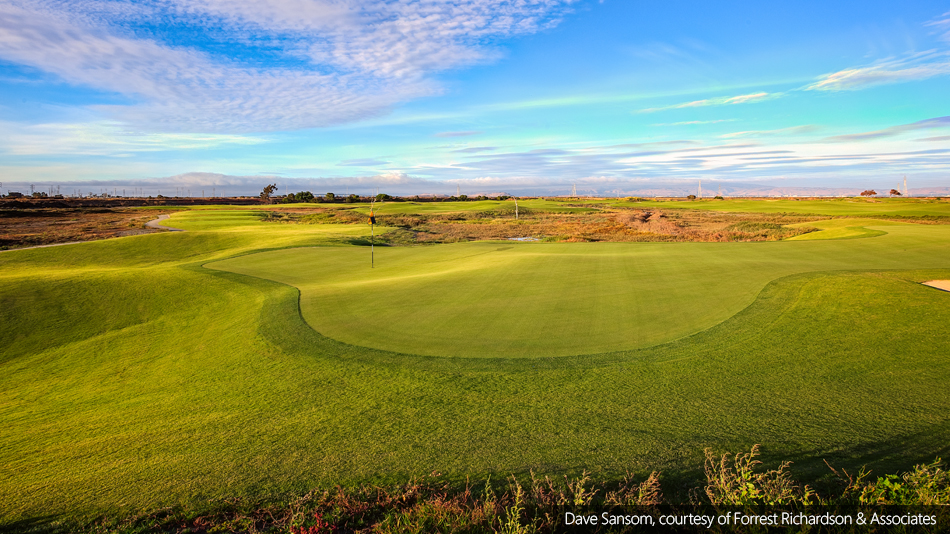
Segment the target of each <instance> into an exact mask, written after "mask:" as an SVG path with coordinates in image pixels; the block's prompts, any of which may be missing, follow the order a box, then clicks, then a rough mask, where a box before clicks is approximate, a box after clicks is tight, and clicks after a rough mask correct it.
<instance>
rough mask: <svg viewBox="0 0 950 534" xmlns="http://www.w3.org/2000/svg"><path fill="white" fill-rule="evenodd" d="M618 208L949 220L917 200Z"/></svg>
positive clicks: (932, 203) (936, 203) (935, 205)
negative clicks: (943, 218)
mask: <svg viewBox="0 0 950 534" xmlns="http://www.w3.org/2000/svg"><path fill="white" fill-rule="evenodd" d="M616 205H618V206H626V207H639V208H647V207H649V208H662V209H697V210H712V211H725V212H735V213H802V214H809V215H830V216H851V217H908V218H935V217H950V200H948V199H934V200H931V199H917V198H876V199H863V198H835V199H823V200H797V199H775V200H751V199H750V200H746V199H727V200H697V201H693V202H688V201H659V202H657V201H652V200H644V201H642V202H618V203H616Z"/></svg>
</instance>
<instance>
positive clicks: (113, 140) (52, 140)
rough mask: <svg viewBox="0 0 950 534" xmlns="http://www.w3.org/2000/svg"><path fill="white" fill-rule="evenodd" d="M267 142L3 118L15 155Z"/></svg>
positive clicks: (1, 135)
mask: <svg viewBox="0 0 950 534" xmlns="http://www.w3.org/2000/svg"><path fill="white" fill-rule="evenodd" d="M267 142H268V139H266V138H265V137H261V136H248V135H234V134H207V133H152V132H142V131H137V130H132V129H129V128H128V127H126V126H125V125H123V124H121V123H117V122H92V123H44V124H23V123H17V122H8V121H0V154H9V155H14V156H52V155H81V156H121V155H126V154H129V153H142V152H158V151H164V150H201V149H208V148H214V147H220V146H225V145H231V146H235V145H238V146H239V145H258V144H262V143H267Z"/></svg>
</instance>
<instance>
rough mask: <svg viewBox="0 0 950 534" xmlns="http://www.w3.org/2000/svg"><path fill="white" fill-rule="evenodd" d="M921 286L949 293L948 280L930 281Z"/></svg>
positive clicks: (949, 282) (949, 281) (949, 283)
mask: <svg viewBox="0 0 950 534" xmlns="http://www.w3.org/2000/svg"><path fill="white" fill-rule="evenodd" d="M923 284H924V285H925V286H930V287H934V288H937V289H942V290H943V291H950V280H930V281H929V282H924V283H923Z"/></svg>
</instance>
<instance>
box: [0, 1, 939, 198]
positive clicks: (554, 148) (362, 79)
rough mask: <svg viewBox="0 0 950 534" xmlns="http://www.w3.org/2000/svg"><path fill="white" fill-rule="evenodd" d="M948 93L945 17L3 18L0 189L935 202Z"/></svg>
mask: <svg viewBox="0 0 950 534" xmlns="http://www.w3.org/2000/svg"><path fill="white" fill-rule="evenodd" d="M948 75H950V4H947V3H945V2H944V3H940V2H927V1H918V2H912V3H905V2H868V1H864V2H827V1H825V2H780V3H779V2H670V1H634V0H625V1H620V0H603V1H599V2H598V1H587V0H573V1H571V0H470V1H443V0H413V1H410V0H362V1H356V0H187V1H186V0H153V1H144V2H143V1H137V2H129V1H124V0H71V1H63V0H7V1H5V2H4V3H3V4H0V175H2V178H0V181H2V182H3V187H2V189H3V191H4V192H6V191H7V190H10V189H13V190H21V191H22V190H24V189H26V188H28V186H29V184H35V185H36V186H37V187H38V188H40V189H44V190H45V189H47V188H48V187H49V186H56V185H59V186H60V187H61V190H62V191H63V192H65V193H72V192H73V191H75V190H82V191H83V192H89V191H93V192H96V193H98V192H99V191H100V190H103V189H109V188H118V189H123V188H124V189H130V188H134V187H142V188H145V190H146V191H149V192H152V191H158V190H160V189H162V188H164V189H165V193H166V194H167V193H168V192H173V189H174V188H176V187H177V188H179V190H191V192H192V193H193V194H196V192H197V191H198V190H200V189H202V188H205V187H208V186H212V187H222V188H223V189H224V191H226V192H228V193H231V194H238V193H253V192H254V191H259V190H260V188H261V187H262V186H263V185H264V184H266V183H268V182H275V181H276V182H277V183H278V184H280V185H281V190H282V191H288V190H289V191H295V190H301V189H312V190H314V191H318V192H319V191H323V190H325V189H326V190H333V191H341V190H344V189H349V190H350V191H355V192H368V191H370V190H372V188H375V187H379V188H381V190H385V191H388V192H392V193H397V194H408V193H454V191H455V190H456V186H459V187H461V189H463V192H466V193H469V194H476V193H492V192H502V191H505V192H514V193H521V194H531V193H543V194H557V193H566V192H568V191H569V190H570V188H571V186H572V185H573V184H577V187H578V190H579V191H582V192H585V193H590V194H598V195H623V194H650V193H654V194H657V193H659V194H670V193H680V192H688V191H690V190H691V189H693V188H695V186H696V184H697V182H698V181H699V180H703V181H704V183H706V184H709V185H708V186H707V187H709V188H712V187H717V188H722V189H723V191H724V192H726V193H736V194H741V193H743V192H750V191H752V192H755V191H759V192H761V191H775V190H782V189H783V188H784V189H787V190H788V191H791V192H798V191H804V190H805V189H808V188H814V189H813V190H814V191H826V192H843V191H844V190H853V189H855V188H857V189H859V190H860V189H864V188H867V187H873V188H878V189H888V188H890V187H894V186H896V185H897V184H898V183H899V181H900V180H902V177H903V176H905V175H906V176H907V177H908V181H909V182H910V184H911V188H912V189H914V188H918V190H919V191H921V192H923V191H925V190H927V191H938V190H941V188H946V187H950V105H948V103H950V98H948V97H947V95H950V76H948ZM947 191H950V190H947Z"/></svg>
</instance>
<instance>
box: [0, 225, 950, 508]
mask: <svg viewBox="0 0 950 534" xmlns="http://www.w3.org/2000/svg"><path fill="white" fill-rule="evenodd" d="M169 225H172V226H176V227H181V228H185V229H187V230H188V231H187V232H180V233H165V234H156V235H148V236H138V237H129V238H121V239H113V240H107V241H101V242H94V243H88V244H82V245H72V246H69V247H57V248H52V249H38V250H29V251H16V252H7V253H4V254H2V255H0V304H2V305H0V347H3V350H2V359H0V367H2V368H0V428H3V432H0V518H2V522H3V523H5V524H11V523H14V522H18V521H25V522H26V523H21V524H35V523H43V522H48V521H53V520H57V519H62V518H71V519H82V518H89V517H94V516H98V515H100V514H107V515H110V516H128V515H130V514H135V513H139V512H148V511H152V510H156V509H161V508H163V507H175V506H180V507H186V508H187V507H190V508H191V509H201V508H202V507H205V508H206V507H207V506H208V503H209V502H216V501H222V500H226V499H231V498H235V497H240V498H242V499H247V500H258V499H264V500H266V499H279V498H286V497H287V496H288V495H303V494H306V493H307V492H308V491H309V490H311V489H313V488H318V487H324V488H329V487H333V486H335V485H337V484H341V485H344V486H358V485H360V484H362V483H381V484H387V483H398V482H404V481H406V480H409V479H411V478H412V477H414V476H419V475H421V474H428V473H432V472H433V471H437V472H439V473H442V474H443V476H444V479H445V480H447V481H449V482H450V483H452V484H453V487H457V486H459V485H463V484H464V480H465V477H466V476H471V477H472V479H473V480H474V479H482V480H484V479H485V478H487V477H488V476H489V475H490V476H492V477H493V479H495V480H497V479H499V478H505V477H507V476H508V475H510V474H516V475H517V476H519V477H522V478H523V477H525V476H527V475H528V473H529V471H530V470H532V469H533V470H535V471H536V472H539V473H549V474H551V475H556V476H560V475H562V474H568V475H576V474H579V473H581V472H582V471H583V470H585V469H586V470H587V471H588V472H591V473H592V476H595V477H597V479H598V480H620V479H622V478H623V476H624V474H625V473H627V472H631V473H634V474H636V475H637V476H638V477H640V479H641V480H642V479H643V477H645V476H646V475H647V474H649V473H650V472H651V471H653V470H657V471H662V472H664V473H666V474H667V476H670V477H674V479H675V477H678V476H682V477H688V476H689V475H690V473H693V474H697V473H695V471H696V469H697V467H696V466H698V465H702V460H703V458H702V454H701V451H702V450H703V449H704V448H706V447H714V448H716V449H717V450H743V449H746V450H747V449H748V447H749V446H750V444H752V443H761V444H762V445H763V450H764V451H766V452H767V453H768V455H767V458H765V460H766V461H773V462H774V461H776V460H778V459H782V460H792V461H794V462H795V468H796V473H797V474H798V476H800V477H801V480H803V481H804V482H806V483H808V482H810V481H811V480H814V479H816V478H820V477H822V476H826V473H828V470H827V467H826V466H825V465H824V463H823V460H828V461H829V462H830V463H831V464H832V465H834V466H835V467H836V468H844V469H847V470H848V471H849V472H855V471H857V470H858V469H859V468H860V467H861V466H862V465H868V466H869V468H871V469H873V470H874V472H875V473H895V472H898V471H903V470H908V469H910V468H911V467H912V466H913V465H914V464H915V463H920V462H930V461H932V459H933V458H934V457H935V456H944V457H945V456H946V454H947V452H948V446H947V443H950V419H948V416H947V414H948V413H950V393H948V389H947V388H946V387H945V386H946V384H947V382H948V379H950V362H948V360H947V358H946V354H947V353H948V349H950V347H948V340H947V338H946V336H945V335H944V330H945V325H946V324H947V323H948V321H950V306H948V299H950V294H947V293H945V292H939V291H933V290H931V289H930V288H927V287H924V286H921V285H920V284H919V283H917V282H919V281H922V280H929V279H945V278H950V271H948V270H947V267H946V265H943V266H942V268H939V269H936V268H935V269H928V270H918V271H907V270H886V271H868V269H869V267H855V266H853V265H852V266H851V267H848V268H849V269H856V270H851V271H841V272H827V271H826V272H810V273H803V274H798V275H792V276H786V277H784V278H778V279H774V280H772V281H771V282H767V283H765V284H764V288H761V291H759V293H758V295H757V296H755V295H754V294H753V295H752V296H755V298H754V300H752V301H751V304H750V305H749V306H748V307H746V308H744V309H742V310H741V311H739V313H737V314H735V315H733V316H732V317H729V318H728V319H726V320H725V321H723V322H721V323H720V324H717V325H715V326H713V327H711V328H709V329H706V330H703V331H701V332H698V333H695V334H693V335H689V336H686V337H682V338H680V339H677V340H675V341H672V342H669V343H664V344H661V345H658V346H655V347H651V348H644V349H639V350H628V351H619V352H612V353H602V354H596V355H588V356H576V357H562V358H546V359H536V358H535V359H524V358H522V359H517V358H508V357H506V356H507V355H505V354H498V355H497V357H494V358H480V359H472V358H444V357H434V356H431V357H427V356H417V355H411V354H401V353H395V352H390V351H385V350H377V349H369V348H362V347H359V346H354V345H349V344H345V343H341V342H339V341H335V340H333V339H330V338H327V337H324V336H322V335H320V334H319V333H317V332H315V331H314V330H313V329H311V328H309V327H308V325H307V324H306V323H305V322H304V321H303V319H302V318H301V316H300V314H299V308H298V298H299V295H298V292H297V290H296V289H294V288H292V287H290V286H287V285H282V284H278V283H275V282H271V281H267V280H263V279H260V278H254V277H249V276H245V275H239V274H234V273H228V272H223V271H215V270H211V269H207V268H204V267H203V265H204V264H206V263H208V262H211V261H217V260H222V259H225V258H229V257H234V256H238V255H243V254H249V253H255V252H259V251H261V250H263V249H280V248H287V247H300V246H315V245H320V246H321V247H322V248H321V249H320V250H325V251H328V252H331V253H332V252H335V251H347V253H349V252H354V253H355V252H362V253H365V249H356V248H346V247H333V246H328V245H333V244H341V243H345V242H346V240H347V239H362V238H365V236H366V233H367V232H366V230H367V229H366V228H365V226H362V225H361V226H354V227H349V226H345V225H275V224H270V223H265V222H261V221H260V219H259V216H258V215H257V214H256V213H255V212H253V211H241V210H202V211H197V210H196V211H189V212H186V213H180V214H176V215H174V216H173V217H172V219H170V221H169ZM941 228H942V227H932V228H931V227H928V228H923V230H931V229H934V230H937V231H939V230H940V229H941ZM923 230H919V227H913V228H909V229H905V228H903V227H894V228H888V229H887V231H888V232H889V233H888V235H886V236H882V237H876V238H872V239H857V240H845V241H827V242H815V243H782V242H780V243H749V244H726V245H725V246H729V247H733V246H738V245H742V246H748V247H768V248H760V249H758V250H760V251H761V252H762V253H761V254H760V255H758V256H755V257H752V259H751V260H750V261H753V262H756V263H757V264H758V265H760V266H765V265H769V262H770V261H772V260H771V259H770V258H772V257H774V256H775V255H776V254H777V255H779V256H781V254H782V253H781V252H780V249H779V248H777V247H793V248H794V247H814V246H819V247H827V248H826V249H821V250H823V252H822V253H821V254H819V255H817V256H815V261H816V262H819V260H820V261H821V262H824V263H825V264H826V265H832V266H835V265H840V264H836V263H835V262H836V261H840V258H841V257H842V256H845V257H847V256H848V254H842V252H841V249H839V248H837V247H841V246H847V247H858V246H860V247H867V248H865V249H859V250H863V251H864V252H866V253H868V254H871V253H872V252H875V250H876V249H875V248H874V247H877V246H878V245H876V244H880V243H888V241H887V240H891V241H889V243H890V245H889V246H890V247H892V248H894V249H896V250H899V251H900V253H901V255H902V258H904V259H906V260H908V261H917V260H914V258H915V257H916V258H921V259H920V261H921V262H923V261H924V260H923V259H922V258H924V257H931V258H933V257H937V258H938V259H939V255H940V254H944V252H941V251H942V250H945V249H943V248H940V247H944V246H946V241H945V240H943V238H935V237H933V236H934V235H936V234H932V235H929V236H928V235H927V234H924V233H919V232H922V231H923ZM463 246H464V247H472V246H475V245H460V246H452V247H450V248H452V250H461V247H463ZM479 246H481V245H479ZM538 246H544V247H548V246H556V247H570V246H572V245H566V244H565V245H525V246H524V247H523V248H524V250H529V251H530V250H534V248H533V247H538ZM592 246H603V245H600V244H588V245H581V247H592ZM612 246H621V245H612ZM625 246H631V247H639V246H644V245H625ZM649 246H657V247H659V246H663V247H675V248H668V249H664V251H663V252H664V253H668V252H670V251H674V250H676V248H680V247H684V246H686V245H685V244H683V245H681V244H668V245H660V244H657V245H649ZM690 246H708V247H714V246H723V245H718V244H695V245H690ZM429 248H433V249H435V248H437V247H426V248H424V249H422V250H428V249H429ZM496 248H497V247H496ZM521 249H522V247H518V249H517V250H518V251H519V253H520V250H521ZM384 250H385V251H386V252H391V251H396V250H397V249H396V248H391V249H384ZM406 250H415V249H406ZM513 250H515V249H513ZM538 250H541V249H538ZM801 250H807V249H805V248H802V249H801ZM814 250H819V249H814ZM851 250H858V249H851ZM377 252H379V249H377ZM571 252H572V249H566V251H565V254H566V255H570V253H571ZM876 252H877V253H878V254H877V255H880V254H883V255H884V259H883V260H882V261H888V262H889V261H893V263H892V264H891V265H890V266H889V267H888V266H886V265H883V264H879V265H878V267H874V268H876V269H880V268H887V269H901V268H902V266H905V267H906V266H907V265H909V264H908V263H907V262H906V261H903V260H901V259H899V258H892V257H891V258H889V257H888V256H887V249H886V248H884V249H880V250H876ZM504 253H505V252H500V254H504ZM854 254H856V252H855V253H854ZM871 255H875V254H871ZM344 256H345V254H344ZM487 256H490V254H488V255H487ZM582 256H592V255H591V254H582ZM327 257H329V256H327ZM341 257H343V256H341ZM587 259H588V260H589V259H590V258H589V257H588V258H587ZM875 261H877V260H875ZM927 261H931V260H927ZM932 261H934V262H935V263H936V262H937V260H932ZM819 263H820V262H819ZM299 267H300V265H299V264H288V265H287V266H286V269H288V270H290V271H293V270H295V269H298V268H299ZM765 270H767V269H765ZM780 274H781V273H776V276H779V275H780ZM690 276H693V277H695V275H690ZM590 282H591V280H585V282H584V283H590ZM712 285H713V283H712V282H710V286H712ZM756 291H758V289H756ZM375 304H376V303H373V306H374V305H375ZM373 306H370V307H368V308H367V309H365V311H364V314H365V315H364V316H371V315H372V314H373V313H374V308H373ZM591 338H592V339H595V338H596V336H591Z"/></svg>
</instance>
